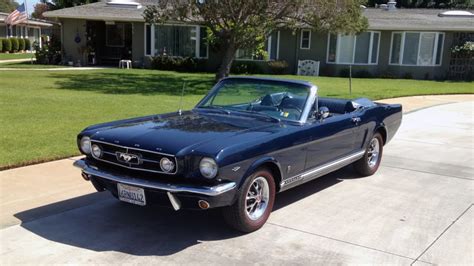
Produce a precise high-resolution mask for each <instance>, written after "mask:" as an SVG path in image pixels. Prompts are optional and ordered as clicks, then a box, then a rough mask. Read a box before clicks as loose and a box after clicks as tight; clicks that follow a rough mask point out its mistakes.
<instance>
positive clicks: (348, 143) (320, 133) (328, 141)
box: [305, 113, 358, 170]
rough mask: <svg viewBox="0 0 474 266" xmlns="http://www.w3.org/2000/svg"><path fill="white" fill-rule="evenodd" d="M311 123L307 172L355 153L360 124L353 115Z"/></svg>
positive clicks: (307, 149) (306, 163)
mask: <svg viewBox="0 0 474 266" xmlns="http://www.w3.org/2000/svg"><path fill="white" fill-rule="evenodd" d="M309 123H311V125H310V127H309V129H308V130H309V131H310V134H311V141H310V142H309V143H308V145H307V148H306V162H305V170H309V169H312V168H315V167H318V166H320V165H323V164H325V163H329V162H332V161H334V160H336V159H338V158H341V157H343V156H346V155H349V154H351V153H352V152H353V150H354V142H355V132H356V130H357V127H358V122H357V119H354V115H352V114H351V113H347V114H341V115H335V116H331V117H328V118H326V119H323V120H314V121H310V122H309Z"/></svg>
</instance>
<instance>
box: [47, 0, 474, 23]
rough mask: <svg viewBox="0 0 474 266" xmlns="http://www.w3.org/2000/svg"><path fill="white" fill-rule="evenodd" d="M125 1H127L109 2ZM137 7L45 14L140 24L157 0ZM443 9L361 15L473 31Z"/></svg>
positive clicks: (142, 1)
mask: <svg viewBox="0 0 474 266" xmlns="http://www.w3.org/2000/svg"><path fill="white" fill-rule="evenodd" d="M109 1H117V2H120V1H122V2H124V1H125V2H126V1H127V0H109ZM135 1H136V2H137V3H139V4H140V6H139V8H137V7H130V6H129V7H121V6H119V5H108V4H107V2H105V1H102V2H97V3H93V4H88V5H82V6H76V7H70V8H64V9H60V10H54V11H48V12H45V13H44V16H45V17H49V18H77V19H89V20H103V21H134V22H143V21H144V18H143V16H142V14H143V10H145V8H146V6H148V5H153V4H156V3H157V2H158V1H159V0H135ZM443 11H446V10H443V9H396V10H395V11H386V10H384V9H382V8H367V9H365V10H364V15H365V16H366V17H367V18H368V20H369V29H373V30H437V31H439V30H442V31H474V18H473V17H449V16H447V17H439V16H438V14H439V13H441V12H443Z"/></svg>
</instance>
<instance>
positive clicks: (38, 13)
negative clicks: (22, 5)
mask: <svg viewBox="0 0 474 266" xmlns="http://www.w3.org/2000/svg"><path fill="white" fill-rule="evenodd" d="M48 10H49V6H48V4H45V3H38V4H36V5H35V10H34V11H33V13H31V17H33V18H37V19H45V18H44V16H43V13H44V12H46V11H48Z"/></svg>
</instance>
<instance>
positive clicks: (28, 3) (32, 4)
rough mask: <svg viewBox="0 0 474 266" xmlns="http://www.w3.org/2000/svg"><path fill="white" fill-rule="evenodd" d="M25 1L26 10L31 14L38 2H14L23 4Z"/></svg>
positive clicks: (22, 0)
mask: <svg viewBox="0 0 474 266" xmlns="http://www.w3.org/2000/svg"><path fill="white" fill-rule="evenodd" d="M25 1H26V8H27V9H28V14H31V13H33V11H34V7H35V5H36V4H37V3H39V0H16V2H17V3H18V4H20V5H21V4H23V3H24V2H25Z"/></svg>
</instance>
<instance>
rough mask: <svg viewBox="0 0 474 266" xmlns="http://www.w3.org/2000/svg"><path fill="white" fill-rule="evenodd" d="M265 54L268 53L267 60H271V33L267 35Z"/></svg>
mask: <svg viewBox="0 0 474 266" xmlns="http://www.w3.org/2000/svg"><path fill="white" fill-rule="evenodd" d="M267 54H268V60H272V35H270V36H268V40H267Z"/></svg>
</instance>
